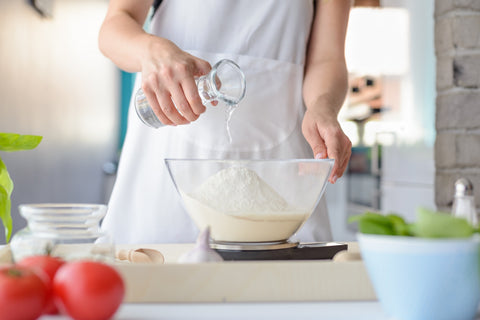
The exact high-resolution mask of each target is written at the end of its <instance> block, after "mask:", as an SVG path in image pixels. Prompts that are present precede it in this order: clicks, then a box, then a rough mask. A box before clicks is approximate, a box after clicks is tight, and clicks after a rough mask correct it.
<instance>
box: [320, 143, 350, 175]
mask: <svg viewBox="0 0 480 320" xmlns="http://www.w3.org/2000/svg"><path fill="white" fill-rule="evenodd" d="M346 139H347V141H344V140H345V139H329V140H328V141H327V142H326V144H327V149H328V154H329V156H330V158H331V159H335V163H334V165H333V168H332V172H331V174H330V177H329V181H330V182H331V183H335V182H336V181H337V179H338V178H340V177H341V176H342V175H343V172H344V171H345V168H346V166H347V165H348V160H349V159H350V154H351V143H350V140H348V138H346ZM330 141H331V142H330Z"/></svg>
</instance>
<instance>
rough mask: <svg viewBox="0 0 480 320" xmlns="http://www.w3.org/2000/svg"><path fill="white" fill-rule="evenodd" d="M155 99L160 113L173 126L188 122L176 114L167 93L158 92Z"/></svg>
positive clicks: (175, 109) (176, 111)
mask: <svg viewBox="0 0 480 320" xmlns="http://www.w3.org/2000/svg"><path fill="white" fill-rule="evenodd" d="M157 99H158V101H159V102H160V108H161V111H162V112H163V114H164V115H165V117H167V118H168V119H169V120H170V121H171V122H173V124H174V125H180V124H187V123H189V122H190V121H188V120H187V119H185V118H184V117H183V116H182V115H181V114H180V113H179V112H178V110H177V108H176V107H175V105H174V104H173V101H172V97H171V95H170V93H169V92H167V91H160V92H159V93H158V94H157Z"/></svg>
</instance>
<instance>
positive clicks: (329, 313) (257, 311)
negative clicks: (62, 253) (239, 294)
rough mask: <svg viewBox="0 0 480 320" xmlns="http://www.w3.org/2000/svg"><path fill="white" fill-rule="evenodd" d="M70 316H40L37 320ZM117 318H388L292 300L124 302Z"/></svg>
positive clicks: (355, 305) (350, 306)
mask: <svg viewBox="0 0 480 320" xmlns="http://www.w3.org/2000/svg"><path fill="white" fill-rule="evenodd" d="M62 319H65V320H67V319H69V318H68V317H63V316H43V317H41V318H40V320H62ZM114 319H117V320H140V319H161V320H170V319H174V320H183V319H185V320H187V319H188V320H192V319H205V320H207V319H208V320H215V319H219V320H220V319H222V320H225V319H228V320H236V319H238V320H240V319H241V320H246V319H248V320H255V319H261V320H264V319H275V320H282V319H285V320H296V319H298V320H303V319H322V320H347V319H348V320H352V319H355V320H387V319H388V317H387V316H386V315H385V314H384V313H383V311H382V309H381V306H380V304H379V303H378V302H295V303H290V302H289V303H196V304H190V303H188V304H187V303H177V304H170V303H169V304H124V305H122V306H121V307H120V309H119V310H118V311H117V313H116V315H115V317H114Z"/></svg>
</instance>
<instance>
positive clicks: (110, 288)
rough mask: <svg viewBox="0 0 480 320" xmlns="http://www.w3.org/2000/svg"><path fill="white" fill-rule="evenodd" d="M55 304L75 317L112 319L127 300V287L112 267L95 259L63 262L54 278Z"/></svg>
mask: <svg viewBox="0 0 480 320" xmlns="http://www.w3.org/2000/svg"><path fill="white" fill-rule="evenodd" d="M53 291H54V297H55V303H56V305H57V307H58V309H59V310H61V311H63V312H64V313H67V314H68V315H69V316H70V317H72V318H74V319H75V320H105V319H110V318H111V317H112V316H113V315H114V314H115V312H116V311H117V309H118V307H119V306H120V304H121V303H122V301H123V297H124V295H125V286H124V284H123V280H122V277H121V276H120V274H119V273H118V272H117V271H116V270H115V269H114V268H113V267H111V266H109V265H107V264H104V263H101V262H94V261H76V262H71V263H67V264H65V265H63V266H62V267H61V268H60V269H59V270H58V271H57V274H56V275H55V278H54V279H53Z"/></svg>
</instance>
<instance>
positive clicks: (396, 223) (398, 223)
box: [386, 214, 412, 236]
mask: <svg viewBox="0 0 480 320" xmlns="http://www.w3.org/2000/svg"><path fill="white" fill-rule="evenodd" d="M386 217H387V218H388V219H389V220H390V222H391V223H392V227H393V230H394V232H395V234H396V235H398V236H411V235H412V234H411V233H410V228H409V225H408V224H407V223H406V222H405V220H404V219H403V218H402V217H401V216H399V215H397V214H388V215H387V216H386Z"/></svg>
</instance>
